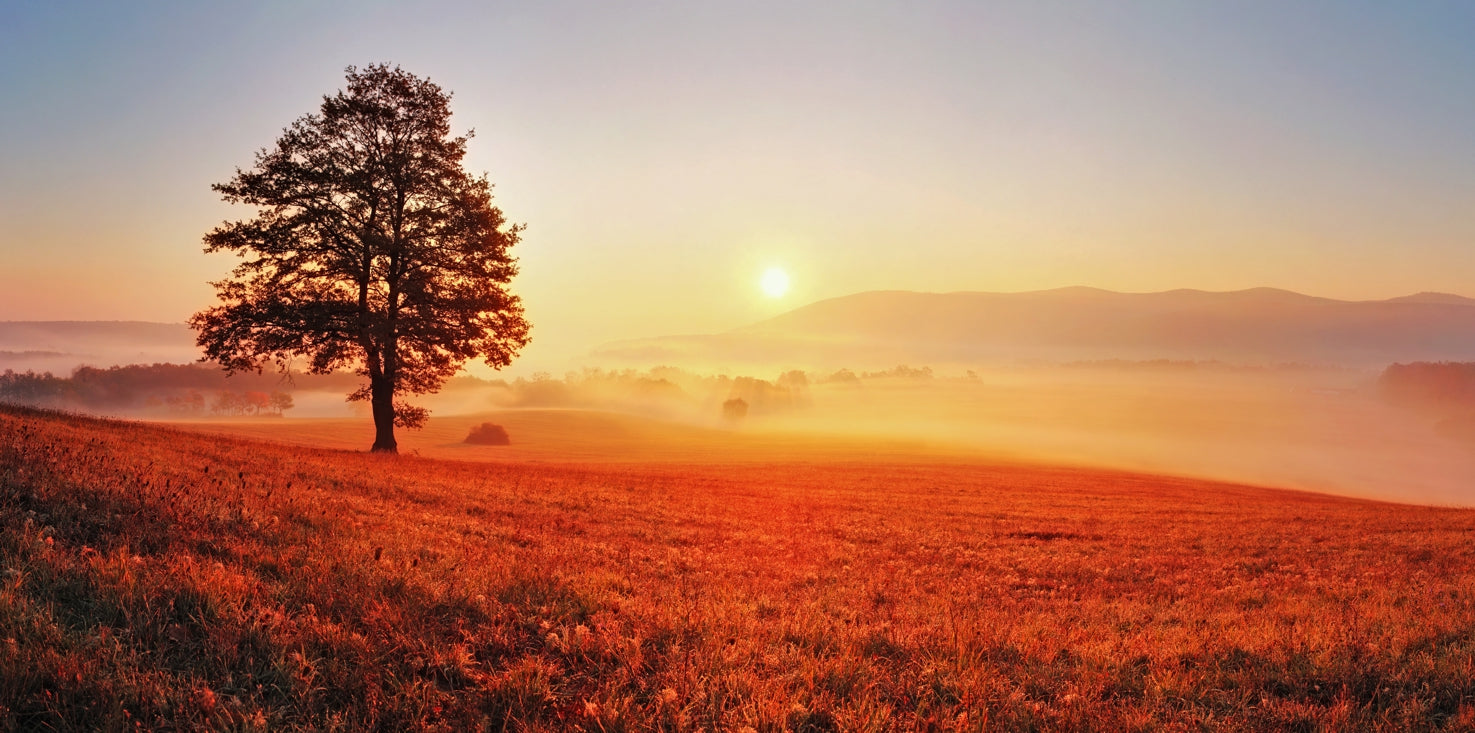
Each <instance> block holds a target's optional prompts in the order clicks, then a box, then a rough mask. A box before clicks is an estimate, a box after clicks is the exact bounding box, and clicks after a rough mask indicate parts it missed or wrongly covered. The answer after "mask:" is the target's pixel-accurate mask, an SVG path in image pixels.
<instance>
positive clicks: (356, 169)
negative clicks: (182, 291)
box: [190, 64, 529, 453]
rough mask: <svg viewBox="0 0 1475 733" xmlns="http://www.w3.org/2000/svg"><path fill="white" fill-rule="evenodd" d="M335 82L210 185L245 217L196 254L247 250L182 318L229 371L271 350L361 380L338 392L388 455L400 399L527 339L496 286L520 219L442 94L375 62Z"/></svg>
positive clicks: (506, 272)
mask: <svg viewBox="0 0 1475 733" xmlns="http://www.w3.org/2000/svg"><path fill="white" fill-rule="evenodd" d="M347 78H348V88H347V89H346V90H344V91H339V92H338V94H337V95H336V96H331V97H324V99H323V104H322V108H321V111H320V112H319V113H318V114H309V115H306V116H303V117H301V118H299V119H298V120H297V121H296V122H294V123H293V124H292V126H291V127H289V128H287V129H286V130H285V131H284V132H283V133H282V137H281V138H280V139H279V140H277V143H276V147H275V148H271V149H267V150H263V151H261V152H259V153H258V154H257V156H256V164H255V167H253V168H252V169H251V170H247V171H241V170H237V171H236V175H235V177H234V178H232V179H231V180H230V182H228V183H224V184H217V185H216V186H215V187H214V188H215V190H216V191H218V192H220V194H221V195H222V197H223V198H224V199H225V200H226V201H228V202H230V203H237V204H248V205H251V206H255V207H257V208H258V212H257V215H256V217H255V218H254V219H250V220H247V221H237V222H233V223H226V224H224V225H222V226H220V227H219V228H217V229H215V230H214V231H212V232H210V233H209V234H208V235H206V237H205V245H206V246H205V251H206V252H218V251H229V252H234V253H236V254H237V255H239V256H241V257H243V258H245V261H244V262H242V263H241V264H240V265H239V266H237V267H236V268H235V270H234V271H232V273H231V276H230V277H229V278H228V279H225V280H221V281H218V282H215V283H212V284H213V285H214V286H215V289H216V293H217V295H218V296H219V298H220V300H221V301H222V304H221V305H218V306H215V307H213V308H209V309H206V310H204V311H201V312H199V313H196V314H195V315H194V316H193V317H192V318H191V319H190V325H191V326H193V327H194V328H195V330H196V331H197V332H198V341H199V344H200V346H201V347H203V348H204V350H205V354H206V358H207V359H212V360H214V361H217V362H219V363H220V364H221V365H222V366H224V367H225V368H226V370H227V371H230V372H235V371H239V370H253V371H257V372H260V371H261V368H262V365H263V363H265V362H266V361H268V360H270V361H274V362H275V363H276V365H277V367H278V368H279V369H281V370H283V371H285V370H286V367H287V364H288V362H289V360H290V359H291V358H292V357H294V356H300V357H304V358H305V359H306V360H307V363H308V371H309V372H311V373H313V374H327V373H329V372H332V371H334V370H336V369H339V368H341V367H349V368H352V369H353V370H354V371H355V372H356V373H357V374H359V375H360V376H361V377H364V378H366V382H365V383H363V384H361V386H360V387H359V388H358V389H357V390H355V391H354V392H353V393H352V394H350V396H349V399H350V400H367V401H369V403H370V405H371V407H372V414H373V417H374V427H375V438H374V444H373V447H372V450H374V451H380V452H390V453H393V452H396V451H397V449H398V445H397V443H396V441H395V437H394V428H395V426H396V425H398V426H401V427H419V426H420V425H422V424H423V423H424V422H425V419H426V416H427V415H428V413H427V412H426V411H425V410H424V409H421V408H418V407H413V406H411V405H408V404H406V403H404V402H402V401H400V400H398V399H397V398H398V397H400V396H402V395H406V394H425V393H427V392H433V391H435V390H437V389H439V388H440V386H441V384H442V383H444V382H445V380H446V379H447V378H448V377H450V376H451V375H452V374H455V373H456V371H457V370H458V369H459V368H460V366H461V365H462V364H463V363H464V362H465V361H467V360H468V359H472V358H478V357H479V358H483V359H485V360H486V362H487V364H489V365H490V366H492V367H493V368H500V367H503V366H506V365H507V364H509V363H511V360H512V358H513V357H514V356H515V355H516V354H517V352H518V351H519V350H520V349H521V348H522V347H523V346H525V345H527V343H528V329H529V326H528V323H527V321H526V320H524V318H523V309H522V304H521V302H520V301H519V299H518V298H517V297H516V296H514V295H512V294H510V293H509V292H508V291H507V289H506V287H505V286H506V285H507V284H508V283H509V282H510V281H511V279H512V277H513V276H514V275H516V274H517V263H516V260H515V259H514V258H513V257H512V255H511V254H510V249H511V248H512V246H513V245H515V244H516V243H517V242H518V239H519V235H520V233H521V231H522V226H521V225H512V224H508V223H507V221H506V220H505V219H504V218H503V215H502V212H501V210H499V209H498V208H496V207H495V206H493V205H492V185H491V183H489V182H488V180H487V178H486V176H485V175H482V176H480V177H476V176H471V175H468V174H467V173H466V171H465V170H464V169H463V168H462V159H463V158H464V157H465V155H466V141H467V139H468V138H469V137H470V135H471V133H469V132H468V133H467V134H466V135H465V136H463V137H451V134H450V129H451V128H450V114H451V113H450V93H448V92H445V91H442V90H441V88H440V87H439V86H437V85H435V84H432V83H431V82H430V81H429V80H428V79H421V78H418V77H416V76H414V75H412V74H409V73H407V72H405V71H402V70H400V69H399V68H398V67H395V68H390V67H389V66H387V65H383V64H377V65H373V66H369V67H368V68H365V69H363V70H359V69H356V68H354V67H349V68H348V76H347Z"/></svg>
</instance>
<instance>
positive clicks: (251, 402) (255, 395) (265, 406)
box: [241, 391, 271, 415]
mask: <svg viewBox="0 0 1475 733" xmlns="http://www.w3.org/2000/svg"><path fill="white" fill-rule="evenodd" d="M241 404H242V406H243V407H245V408H246V411H247V412H249V413H251V414H252V415H260V414H261V413H263V412H265V411H267V410H269V409H271V395H269V394H267V393H265V392H255V391H252V392H247V393H246V394H245V396H244V397H242V399H241Z"/></svg>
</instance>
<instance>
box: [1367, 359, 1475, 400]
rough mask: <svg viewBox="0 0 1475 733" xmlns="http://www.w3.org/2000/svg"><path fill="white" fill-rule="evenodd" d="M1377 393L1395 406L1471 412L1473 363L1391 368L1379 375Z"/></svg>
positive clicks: (1474, 386)
mask: <svg viewBox="0 0 1475 733" xmlns="http://www.w3.org/2000/svg"><path fill="white" fill-rule="evenodd" d="M1378 389H1379V391H1380V392H1381V393H1382V395H1383V397H1384V398H1385V399H1387V400H1389V401H1390V402H1393V403H1395V404H1400V405H1407V406H1410V407H1419V408H1433V409H1436V410H1442V411H1452V410H1464V411H1468V410H1470V409H1471V408H1475V363H1462V362H1437V363H1431V362H1413V363H1411V364H1393V365H1390V366H1389V367H1388V368H1387V369H1384V370H1383V373H1382V374H1381V375H1379V377H1378Z"/></svg>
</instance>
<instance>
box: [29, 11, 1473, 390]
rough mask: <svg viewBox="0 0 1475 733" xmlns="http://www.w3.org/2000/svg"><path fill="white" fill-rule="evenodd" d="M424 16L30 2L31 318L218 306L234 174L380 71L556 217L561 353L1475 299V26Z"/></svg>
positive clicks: (763, 15) (1057, 17) (535, 252)
mask: <svg viewBox="0 0 1475 733" xmlns="http://www.w3.org/2000/svg"><path fill="white" fill-rule="evenodd" d="M403 5H404V7H402V6H401V5H400V4H390V3H382V4H376V3H367V2H357V3H341V4H340V3H327V2H314V3H298V2H293V3H265V2H252V3H197V2H180V3H166V2H147V1H145V2H130V3H115V2H110V3H97V4H95V5H88V4H81V3H67V2H15V1H10V2H3V1H0V320H24V319H112V318H127V319H146V320H159V321H181V320H183V319H185V318H186V317H187V316H188V315H189V314H190V313H191V312H193V311H194V310H197V309H199V308H201V307H203V306H206V305H208V304H209V303H210V302H211V299H212V291H211V290H210V288H209V287H208V286H207V285H206V281H207V280H209V279H213V278H218V277H220V276H221V275H222V274H224V272H225V271H226V270H227V269H228V267H229V266H230V264H231V262H232V260H231V259H230V258H228V257H223V256H206V255H204V254H202V253H201V251H200V238H201V236H202V235H203V234H204V233H205V232H206V231H208V230H209V229H210V228H212V227H213V226H214V225H216V224H217V223H218V222H220V221H221V220H223V219H225V218H236V217H244V216H248V215H249V213H250V212H249V211H248V210H247V209H244V208H236V209H233V208H232V207H228V206H226V205H225V204H223V203H220V202H219V201H218V199H217V198H216V196H215V194H214V193H212V192H211V191H210V188H209V186H210V184H211V183H214V182H219V181H223V180H225V179H227V178H228V177H229V176H230V175H231V173H232V171H233V170H234V168H235V167H236V166H248V165H249V164H250V163H251V160H252V155H253V153H254V152H255V151H256V150H257V149H259V148H262V147H265V146H269V145H271V144H272V143H273V141H274V140H275V139H276V137H277V135H278V134H279V132H280V131H281V129H282V128H283V127H284V126H286V125H287V124H289V123H290V122H291V121H292V120H293V119H295V118H296V117H298V116H300V115H302V114H305V113H308V112H314V111H316V109H317V106H318V104H319V103H320V101H321V97H322V95H324V94H327V93H332V92H334V91H336V90H337V89H339V88H340V87H341V86H342V83H343V69H344V67H346V66H348V65H350V64H355V65H365V64H368V63H371V62H376V61H389V62H394V63H398V64H400V65H402V66H403V67H405V68H406V69H408V70H409V71H412V72H414V73H416V74H418V75H422V76H429V77H431V78H432V79H434V80H435V81H437V82H438V83H440V84H441V85H443V86H444V87H446V88H447V89H449V90H451V91H453V92H454V93H455V98H454V101H453V105H452V109H453V112H454V114H455V117H454V120H453V122H454V124H455V125H456V126H457V127H458V128H460V129H465V128H475V129H476V132H477V135H476V138H475V139H474V140H473V141H472V144H471V152H470V155H469V161H468V162H469V167H470V168H471V169H472V170H473V171H476V172H480V171H486V172H488V173H489V174H490V175H491V178H492V180H493V181H494V182H495V183H496V185H497V192H498V203H499V205H500V206H501V207H502V209H503V210H504V211H505V212H506V213H507V214H508V216H509V217H510V218H511V219H512V220H514V221H521V222H526V223H527V225H528V230H527V232H526V237H525V240H524V243H523V244H522V245H521V246H520V252H519V255H520V257H521V260H522V264H523V274H522V275H521V276H520V277H519V279H518V280H517V281H516V283H515V285H514V289H515V290H516V291H517V292H519V293H520V294H522V295H523V297H524V298H525V300H526V302H527V307H528V312H529V316H530V318H531V320H532V321H533V323H534V328H535V330H534V341H535V345H534V346H533V347H532V348H531V349H530V350H529V352H528V359H529V360H530V363H552V362H553V361H555V360H556V358H561V357H562V356H563V355H565V354H568V353H571V352H573V351H575V350H578V349H580V348H582V347H584V346H587V345H591V344H593V343H596V342H600V341H605V340H610V339H616V338H626V337H638V336H649V335H660V334H669V333H688V332H706V331H715V330H724V329H727V328H731V327H735V326H738V325H741V324H743V323H746V322H749V321H752V320H756V319H758V318H762V317H764V316H767V315H771V314H774V313H777V312H780V311H782V310H785V309H787V308H790V307H793V306H795V305H798V304H801V303H804V302H808V301H810V300H814V299H818V298H822V297H829V296H834V295H842V294H846V293H851V292H855V291H861V290H872V289H908V290H933V291H950V290H1003V291H1013V290H1033V289H1041V288H1051V287H1059V286H1065V285H1078V284H1079V285H1093V286H1098V287H1104V288H1111V289H1116V290H1133V291H1142V290H1165V289H1171V288H1178V287H1193V288H1202V289H1209V290H1229V289H1239V288H1246V287H1254V286H1275V287H1283V288H1288V289H1292V290H1298V291H1302V292H1308V293H1311V294H1316V295H1327V296H1333V297H1346V298H1382V297H1389V296H1394V295H1402V294H1407V293H1411V292H1415V291H1420V290H1442V291H1447V292H1456V293H1462V294H1467V295H1475V42H1472V40H1471V39H1475V4H1472V3H1464V2H1448V3H1434V2H1425V3H1393V2H1348V1H1339V2H1316V3H1309V2H1308V3H1289V2H1280V1H1277V2H1260V3H1256V2H1217V3H1200V2H1137V3H1129V2H1100V3H1087V2H1058V3H1050V2H1019V3H986V2H956V3H941V2H934V3H926V2H909V3H901V2H897V3H862V2H833V3H802V2H773V3H765V2H734V3H718V2H668V3H606V2H588V3H561V2H508V3H490V2H489V3H475V4H473V3H464V4H434V3H414V4H413V5H411V4H403ZM769 267H782V268H785V269H786V270H787V271H788V272H789V273H790V275H791V278H792V281H793V289H792V291H791V292H790V293H789V294H788V295H787V296H785V297H784V298H782V299H769V298H765V297H764V295H763V293H762V291H761V290H760V289H759V286H758V281H759V277H760V276H761V274H762V273H763V271H764V270H765V269H766V268H769Z"/></svg>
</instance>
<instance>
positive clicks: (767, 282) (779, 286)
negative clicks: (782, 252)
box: [758, 267, 789, 298]
mask: <svg viewBox="0 0 1475 733" xmlns="http://www.w3.org/2000/svg"><path fill="white" fill-rule="evenodd" d="M758 287H760V288H763V294H764V295H767V296H768V297H770V298H780V297H783V294H784V293H787V292H789V273H787V272H784V271H783V270H782V269H780V268H777V267H770V268H768V269H767V270H764V271H763V278H762V279H760V280H759V281H758Z"/></svg>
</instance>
